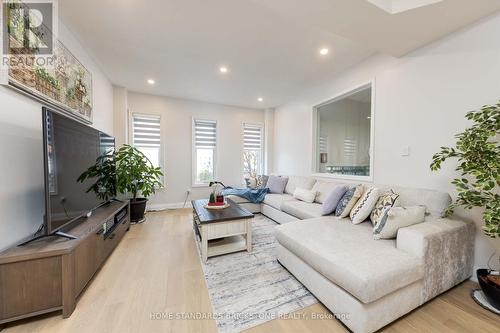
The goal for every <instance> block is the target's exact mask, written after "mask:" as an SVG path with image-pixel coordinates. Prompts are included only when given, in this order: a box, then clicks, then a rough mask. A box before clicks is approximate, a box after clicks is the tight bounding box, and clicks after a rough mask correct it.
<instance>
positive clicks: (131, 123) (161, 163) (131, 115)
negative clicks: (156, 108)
mask: <svg viewBox="0 0 500 333" xmlns="http://www.w3.org/2000/svg"><path fill="white" fill-rule="evenodd" d="M135 116H143V117H157V118H159V123H160V148H159V149H158V155H159V156H158V163H159V166H160V169H161V171H162V173H163V176H162V177H161V178H160V183H161V184H162V185H163V186H165V184H166V176H165V175H166V173H165V151H164V149H165V143H164V142H163V141H164V140H163V117H162V116H161V114H158V113H144V112H133V111H130V112H129V142H128V144H129V145H131V146H132V147H134V148H137V147H136V146H135V144H134V117H135ZM139 147H140V146H139Z"/></svg>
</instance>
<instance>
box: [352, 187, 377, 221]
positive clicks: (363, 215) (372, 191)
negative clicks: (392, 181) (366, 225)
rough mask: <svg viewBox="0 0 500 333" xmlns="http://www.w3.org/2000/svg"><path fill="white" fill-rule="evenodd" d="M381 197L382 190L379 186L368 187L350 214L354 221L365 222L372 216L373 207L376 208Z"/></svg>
mask: <svg viewBox="0 0 500 333" xmlns="http://www.w3.org/2000/svg"><path fill="white" fill-rule="evenodd" d="M379 197H380V190H379V189H378V188H375V187H371V188H368V189H366V191H365V193H363V195H362V196H361V198H360V199H359V200H358V202H356V205H354V207H353V208H352V210H351V213H350V214H349V215H350V217H351V221H352V223H354V224H360V223H362V222H364V221H365V220H366V219H367V218H368V216H370V214H371V212H372V210H373V208H375V205H376V204H377V201H378V198H379Z"/></svg>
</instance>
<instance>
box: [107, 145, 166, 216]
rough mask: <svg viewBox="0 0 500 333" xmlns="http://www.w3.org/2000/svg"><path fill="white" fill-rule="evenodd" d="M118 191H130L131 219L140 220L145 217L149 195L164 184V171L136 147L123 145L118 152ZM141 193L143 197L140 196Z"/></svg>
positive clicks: (116, 157) (124, 192)
mask: <svg viewBox="0 0 500 333" xmlns="http://www.w3.org/2000/svg"><path fill="white" fill-rule="evenodd" d="M115 159H116V176H117V177H116V178H117V191H118V192H119V193H123V194H126V193H129V194H130V195H131V196H132V197H131V198H130V220H131V221H132V222H138V221H141V220H143V219H144V212H145V211H146V203H147V201H148V199H147V198H148V197H149V196H151V195H152V194H154V193H155V192H156V189H158V188H160V187H161V186H162V183H161V182H160V180H161V177H162V176H163V173H162V172H161V170H160V168H157V167H154V166H153V164H152V163H151V161H150V160H149V159H148V158H147V157H146V155H144V154H143V153H142V152H141V151H139V150H137V149H136V148H134V147H132V146H129V145H123V146H122V147H121V148H120V149H119V150H118V151H117V152H116V156H115ZM139 194H140V195H142V197H139Z"/></svg>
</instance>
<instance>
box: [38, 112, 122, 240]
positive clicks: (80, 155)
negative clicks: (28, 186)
mask: <svg viewBox="0 0 500 333" xmlns="http://www.w3.org/2000/svg"><path fill="white" fill-rule="evenodd" d="M43 141H44V170H45V232H44V233H45V234H46V235H51V234H54V233H56V232H58V231H61V232H62V231H63V230H61V229H63V228H64V227H66V226H68V225H69V224H70V223H73V222H75V221H76V220H78V219H80V218H82V217H85V216H88V215H89V213H91V212H92V211H93V210H94V209H96V208H98V207H99V206H101V205H103V204H105V203H106V202H103V200H102V199H99V198H98V197H97V195H96V194H95V193H94V192H93V191H87V190H88V189H89V187H90V186H91V185H92V184H93V183H94V181H93V179H87V180H85V181H84V182H83V183H81V182H78V177H79V176H80V175H81V174H82V173H83V172H84V171H86V170H87V169H88V168H89V167H90V166H92V165H94V164H95V162H96V159H97V157H99V156H100V155H101V154H103V153H106V152H109V151H110V150H114V149H115V139H114V138H113V137H112V136H110V135H107V134H106V133H103V132H101V131H98V130H96V129H94V128H92V127H90V126H87V125H84V124H82V123H80V122H78V121H76V120H73V119H71V118H69V117H66V116H63V115H61V114H58V113H56V112H53V111H51V110H49V109H47V108H43Z"/></svg>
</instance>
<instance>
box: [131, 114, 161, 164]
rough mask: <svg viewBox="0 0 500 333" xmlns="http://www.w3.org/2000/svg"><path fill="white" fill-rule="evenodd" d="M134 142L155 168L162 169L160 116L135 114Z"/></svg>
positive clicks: (133, 117)
mask: <svg viewBox="0 0 500 333" xmlns="http://www.w3.org/2000/svg"><path fill="white" fill-rule="evenodd" d="M132 142H133V143H132V144H133V146H134V147H135V148H137V149H138V150H139V151H141V152H142V153H143V154H144V155H146V157H147V158H148V159H149V160H150V161H151V163H152V164H153V165H154V166H155V167H162V165H161V163H162V161H161V128H160V116H155V115H145V114H133V115H132Z"/></svg>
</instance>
